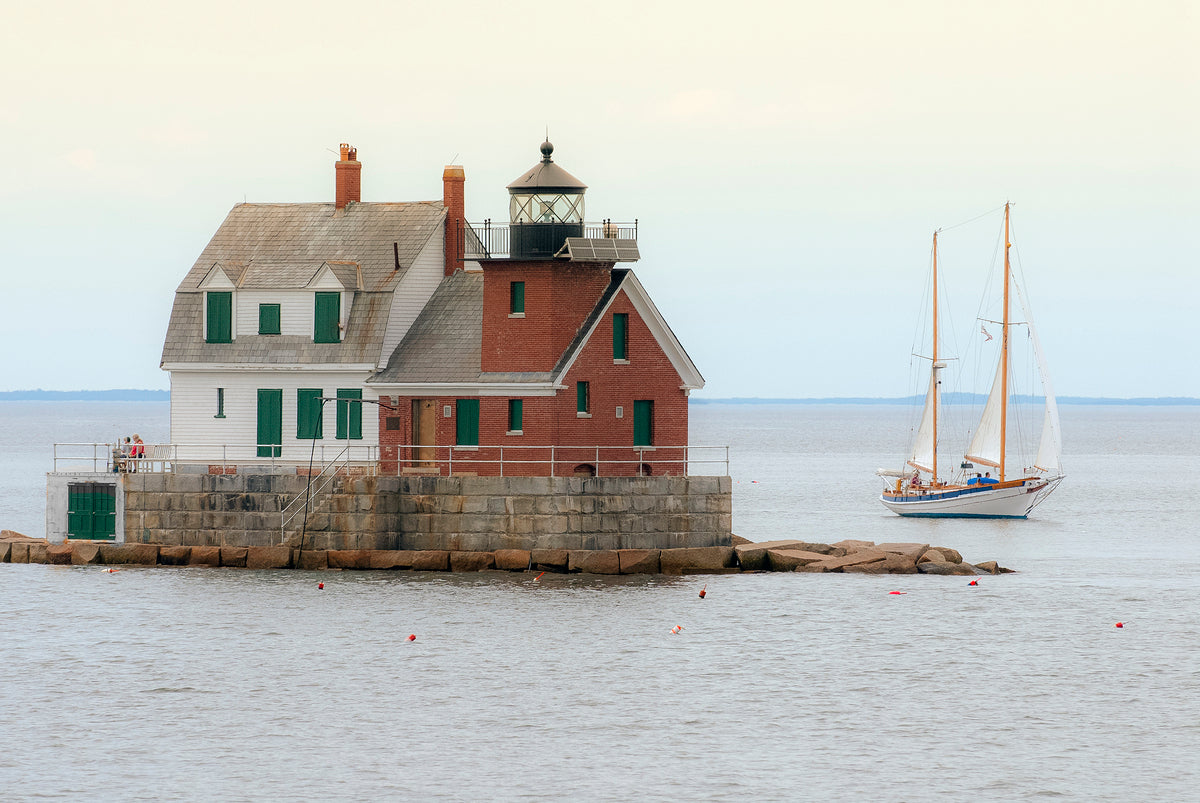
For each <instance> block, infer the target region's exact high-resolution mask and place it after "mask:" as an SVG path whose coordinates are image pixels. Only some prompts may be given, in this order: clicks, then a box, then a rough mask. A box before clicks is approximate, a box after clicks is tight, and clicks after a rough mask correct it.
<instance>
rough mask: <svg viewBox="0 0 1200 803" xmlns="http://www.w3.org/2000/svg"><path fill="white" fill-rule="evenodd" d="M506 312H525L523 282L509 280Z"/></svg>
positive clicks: (513, 313) (515, 313) (521, 313)
mask: <svg viewBox="0 0 1200 803" xmlns="http://www.w3.org/2000/svg"><path fill="white" fill-rule="evenodd" d="M508 313H509V314H510V315H524V314H525V282H510V283H509V285H508Z"/></svg>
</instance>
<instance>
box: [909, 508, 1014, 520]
mask: <svg viewBox="0 0 1200 803" xmlns="http://www.w3.org/2000/svg"><path fill="white" fill-rule="evenodd" d="M892 512H893V513H895V514H896V515H897V516H903V517H904V518H906V519H1027V518H1029V514H1025V515H1024V516H1000V515H996V516H992V515H988V514H986V513H909V512H905V513H901V512H900V511H898V510H894V511H892Z"/></svg>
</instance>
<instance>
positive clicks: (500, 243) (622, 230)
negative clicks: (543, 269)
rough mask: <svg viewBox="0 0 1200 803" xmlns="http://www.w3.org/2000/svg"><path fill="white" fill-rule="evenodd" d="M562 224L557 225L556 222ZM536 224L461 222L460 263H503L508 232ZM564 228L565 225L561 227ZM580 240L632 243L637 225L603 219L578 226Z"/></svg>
mask: <svg viewBox="0 0 1200 803" xmlns="http://www.w3.org/2000/svg"><path fill="white" fill-rule="evenodd" d="M556 222H558V223H562V222H561V221H556ZM537 225H539V224H538V223H523V222H522V223H505V222H501V223H493V222H492V219H491V218H487V219H486V220H483V221H481V222H479V223H471V222H469V221H465V220H464V221H461V222H460V226H461V229H462V231H461V235H462V236H461V243H462V246H461V247H462V255H461V257H462V258H463V259H497V258H499V259H503V258H505V257H507V256H509V254H510V253H511V236H510V231H511V230H512V229H514V228H519V227H521V226H537ZM564 225H565V224H564ZM575 225H579V226H582V229H583V233H582V235H581V236H583V237H588V238H590V239H595V240H602V239H604V240H636V239H637V238H638V221H637V220H634V221H633V222H632V223H618V222H616V221H613V220H609V219H607V218H606V219H604V220H602V221H600V222H599V223H596V222H594V221H593V222H591V223H588V222H586V221H585V222H582V223H578V224H575Z"/></svg>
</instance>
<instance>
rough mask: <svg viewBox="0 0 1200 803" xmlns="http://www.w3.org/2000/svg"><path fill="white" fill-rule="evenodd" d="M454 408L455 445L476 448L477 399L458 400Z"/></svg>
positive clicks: (477, 443)
mask: <svg viewBox="0 0 1200 803" xmlns="http://www.w3.org/2000/svg"><path fill="white" fill-rule="evenodd" d="M454 408H455V409H454V415H455V417H456V420H455V427H454V434H455V436H456V437H455V443H457V444H458V445H459V446H478V445H479V399H459V400H458V401H457V402H455V404H454Z"/></svg>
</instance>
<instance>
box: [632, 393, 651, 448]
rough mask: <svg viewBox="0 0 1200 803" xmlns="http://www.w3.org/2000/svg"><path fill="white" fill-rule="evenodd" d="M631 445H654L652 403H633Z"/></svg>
mask: <svg viewBox="0 0 1200 803" xmlns="http://www.w3.org/2000/svg"><path fill="white" fill-rule="evenodd" d="M633 445H634V446H653V445H654V402H652V401H635V402H634V403H633Z"/></svg>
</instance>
